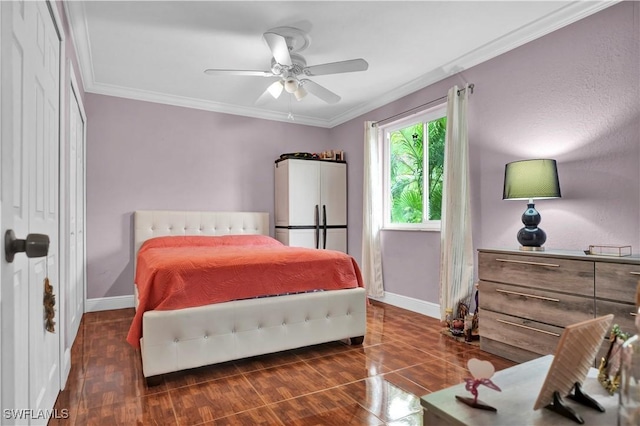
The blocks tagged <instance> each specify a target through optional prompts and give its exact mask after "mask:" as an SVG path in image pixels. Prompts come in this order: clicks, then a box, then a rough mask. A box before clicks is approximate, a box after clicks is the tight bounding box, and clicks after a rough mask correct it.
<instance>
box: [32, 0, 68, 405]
mask: <svg viewBox="0 0 640 426" xmlns="http://www.w3.org/2000/svg"><path fill="white" fill-rule="evenodd" d="M54 7H55V6H54ZM25 8H26V16H31V13H33V16H32V19H33V22H34V23H35V27H36V45H37V49H36V50H35V52H34V58H32V59H33V60H32V66H33V76H32V77H31V76H30V77H29V79H25V82H26V83H27V84H28V82H29V80H30V79H33V80H32V82H31V84H32V85H34V86H35V89H36V96H35V99H36V102H35V117H34V118H35V121H34V120H33V118H32V117H30V116H25V117H24V119H25V121H27V122H29V123H30V125H31V126H32V128H33V129H35V133H36V134H35V149H34V150H33V152H32V154H31V156H30V162H29V164H28V167H29V176H30V181H29V185H28V187H29V193H30V194H31V196H30V199H29V232H30V233H39V234H46V235H48V236H49V239H50V245H49V254H48V256H47V257H43V258H38V259H30V260H29V263H30V268H29V270H30V279H29V289H30V293H31V294H30V295H29V400H30V404H29V407H30V408H34V409H42V410H45V409H50V408H51V407H53V404H54V403H55V400H56V397H57V395H58V391H59V390H60V373H59V370H58V368H59V362H58V360H59V343H60V340H59V337H58V334H54V333H50V332H48V331H46V329H45V321H44V306H43V294H44V281H45V278H47V277H48V279H49V282H50V283H51V285H53V286H54V292H55V293H58V291H59V288H60V287H59V285H60V283H59V279H58V276H59V273H58V265H59V262H60V259H59V258H58V244H59V240H58V228H59V221H58V185H59V170H58V165H59V132H58V126H59V105H60V86H59V84H60V78H59V73H60V62H59V61H60V39H59V38H58V34H57V31H56V28H55V24H54V22H53V19H52V16H51V12H50V11H49V7H48V5H47V4H46V3H44V2H27V3H26V4H25ZM32 50H33V49H31V50H30V51H32ZM25 75H27V74H26V73H25ZM34 83H35V84H34ZM26 101H27V102H28V100H26ZM27 143H28V144H31V143H30V142H29V141H27ZM34 166H35V167H34ZM59 327H60V325H58V328H59Z"/></svg>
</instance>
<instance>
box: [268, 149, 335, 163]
mask: <svg viewBox="0 0 640 426" xmlns="http://www.w3.org/2000/svg"><path fill="white" fill-rule="evenodd" d="M291 159H294V160H326V161H339V162H345V155H344V151H342V150H340V149H330V150H327V151H322V152H321V153H316V152H314V153H311V152H289V153H286V154H281V155H280V157H279V158H278V159H277V160H276V163H279V162H280V161H283V160H291Z"/></svg>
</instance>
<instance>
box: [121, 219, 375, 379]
mask: <svg viewBox="0 0 640 426" xmlns="http://www.w3.org/2000/svg"><path fill="white" fill-rule="evenodd" d="M134 222H135V232H134V248H135V257H136V258H137V253H138V250H139V249H140V246H141V245H142V243H143V242H144V241H145V240H147V239H149V238H153V237H160V236H167V235H232V234H261V235H269V215H268V213H252V212H195V211H150V210H148V211H136V212H135V217H134ZM134 292H135V304H136V308H137V306H138V292H137V286H135V285H134ZM366 322H367V319H366V294H365V290H364V288H354V289H344V290H333V291H323V292H315V293H304V294H294V295H287V296H277V297H266V298H259V299H248V300H237V301H232V302H226V303H218V304H213V305H206V306H200V307H196V308H186V309H177V310H171V311H147V312H145V313H144V315H143V322H142V336H143V337H142V338H141V339H140V349H141V355H142V371H143V375H144V377H146V378H147V380H148V382H149V384H153V383H154V382H156V380H155V377H154V376H158V375H161V374H165V373H170V372H174V371H180V370H185V369H189V368H195V367H201V366H204V365H209V364H216V363H220V362H225V361H231V360H236V359H241V358H246V357H251V356H256V355H262V354H268V353H273V352H279V351H283V350H288V349H295V348H299V347H303V346H309V345H314V344H319V343H325V342H330V341H334V340H343V339H350V342H351V343H352V344H360V343H362V340H363V336H364V335H365V331H366Z"/></svg>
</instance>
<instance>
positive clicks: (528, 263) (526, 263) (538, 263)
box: [496, 259, 560, 268]
mask: <svg viewBox="0 0 640 426" xmlns="http://www.w3.org/2000/svg"><path fill="white" fill-rule="evenodd" d="M496 260H497V261H498V262H505V263H521V264H523V265H534V266H551V267H553V268H559V267H560V265H556V264H555V263H542V262H527V261H525V260H511V259H496Z"/></svg>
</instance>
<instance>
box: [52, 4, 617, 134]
mask: <svg viewBox="0 0 640 426" xmlns="http://www.w3.org/2000/svg"><path fill="white" fill-rule="evenodd" d="M614 3H616V2H615V1H587V2H585V1H574V2H572V1H497V2H488V1H407V2H405V1H387V2H380V1H351V2H343V1H284V2H270V1H257V2H249V1H194V2H191V1H160V2H155V1H122V2H119V1H68V2H65V8H66V11H67V15H68V17H69V21H70V25H71V29H72V34H73V41H74V43H75V46H76V50H77V52H78V57H79V62H80V68H81V73H82V79H83V82H84V85H85V90H86V91H87V92H92V93H99V94H105V95H113V96H120V97H125V98H132V99H139V100H146V101H152V102H161V103H166V104H172V105H179V106H186V107H193V108H199V109H205V110H211V111H217V112H225V113H231V114H239V115H245V116H249V117H258V118H266V119H271V120H281V121H288V120H289V119H288V118H287V116H288V114H289V112H292V114H293V116H294V122H296V123H301V124H309V125H314V126H320V127H333V126H336V125H338V124H340V123H343V122H345V121H347V120H350V119H352V118H354V117H357V116H359V115H361V114H363V113H365V112H367V111H371V110H372V109H375V108H377V107H380V106H382V105H385V104H387V103H389V102H391V101H394V100H396V99H399V98H401V97H402V96H405V95H407V94H409V93H412V92H415V91H416V90H418V89H421V88H423V87H426V86H428V85H430V84H432V83H434V82H437V81H439V80H442V79H443V78H445V77H447V76H450V75H452V74H455V73H457V72H460V71H462V70H464V69H467V68H469V67H471V66H474V65H476V64H478V63H480V62H483V61H486V60H488V59H491V58H493V57H495V56H497V55H499V54H501V53H504V52H506V51H508V50H511V49H513V48H515V47H517V46H520V45H522V44H524V43H526V42H528V41H531V40H533V39H535V38H538V37H540V36H542V35H544V34H547V33H549V32H551V31H554V30H556V29H558V28H561V27H563V26H566V25H568V24H570V23H572V22H575V21H576V20H578V19H581V18H584V17H586V16H588V15H590V14H592V13H595V12H597V11H599V10H601V9H604V8H605V7H608V6H610V5H612V4H614ZM280 26H290V27H297V28H300V29H303V30H304V31H306V32H307V33H308V35H309V37H310V39H311V44H310V45H309V47H308V48H307V49H306V50H304V51H303V52H302V55H303V56H304V57H305V59H306V61H307V64H308V65H316V64H322V63H327V62H336V61H343V60H348V59H355V58H364V59H366V60H367V62H368V63H369V69H368V70H367V71H363V72H356V73H348V74H338V75H326V76H317V77H309V78H310V79H312V80H314V81H315V82H316V83H319V84H321V85H323V86H325V87H326V88H328V89H329V90H331V91H333V92H335V93H337V94H338V95H340V96H341V97H342V100H341V101H340V102H338V103H337V104H334V105H328V104H326V103H324V102H323V101H321V100H319V99H318V98H315V97H314V96H312V95H309V96H307V97H305V98H304V99H303V100H301V101H296V100H295V98H294V97H293V96H292V95H289V94H287V93H283V95H282V96H280V98H279V99H277V100H271V101H269V102H268V103H266V104H265V105H261V106H256V105H254V102H255V100H256V99H257V98H258V97H259V96H260V95H261V94H262V93H263V92H264V90H265V89H266V87H267V86H268V85H269V84H270V83H271V81H272V80H270V79H267V78H264V77H242V76H208V75H205V74H204V72H203V71H204V70H205V69H207V68H231V69H248V70H269V69H270V61H271V54H270V51H269V49H268V47H267V45H266V43H265V42H264V41H263V40H262V34H263V33H264V32H265V31H267V30H269V29H271V28H274V27H280Z"/></svg>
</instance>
